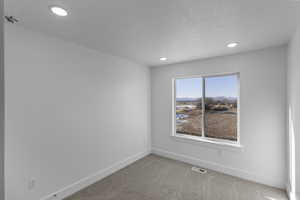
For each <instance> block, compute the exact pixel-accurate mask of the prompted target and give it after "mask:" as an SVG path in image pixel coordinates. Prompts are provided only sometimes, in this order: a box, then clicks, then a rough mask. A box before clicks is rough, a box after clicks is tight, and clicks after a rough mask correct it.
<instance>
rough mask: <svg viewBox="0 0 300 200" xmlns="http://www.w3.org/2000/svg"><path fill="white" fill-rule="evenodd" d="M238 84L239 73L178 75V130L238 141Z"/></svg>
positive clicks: (176, 85) (186, 133) (176, 81)
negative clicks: (195, 75) (192, 76)
mask: <svg viewBox="0 0 300 200" xmlns="http://www.w3.org/2000/svg"><path fill="white" fill-rule="evenodd" d="M238 86H239V78H238V74H231V75H222V76H219V75H218V76H203V77H197V78H179V79H175V94H176V108H175V109H176V134H181V135H191V136H200V137H204V138H214V139H223V140H229V141H237V140H238V136H237V129H238V128H237V125H238V112H237V111H238ZM204 105H205V106H204Z"/></svg>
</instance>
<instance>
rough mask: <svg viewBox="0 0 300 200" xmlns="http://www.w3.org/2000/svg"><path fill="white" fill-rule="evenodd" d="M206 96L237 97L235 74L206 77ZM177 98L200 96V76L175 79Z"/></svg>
mask: <svg viewBox="0 0 300 200" xmlns="http://www.w3.org/2000/svg"><path fill="white" fill-rule="evenodd" d="M205 83H206V97H218V96H226V97H237V94H238V93H237V92H238V88H237V87H238V81H237V76H236V75H228V76H218V77H210V78H206V82H205ZM176 96H177V98H183V97H185V98H188V97H190V98H198V97H201V96H202V78H188V79H177V80H176Z"/></svg>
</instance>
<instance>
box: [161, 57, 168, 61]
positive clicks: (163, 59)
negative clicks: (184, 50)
mask: <svg viewBox="0 0 300 200" xmlns="http://www.w3.org/2000/svg"><path fill="white" fill-rule="evenodd" d="M159 60H161V61H165V60H168V58H166V57H162V58H160V59H159Z"/></svg>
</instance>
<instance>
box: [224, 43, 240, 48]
mask: <svg viewBox="0 0 300 200" xmlns="http://www.w3.org/2000/svg"><path fill="white" fill-rule="evenodd" d="M237 45H238V43H237V42H231V43H229V44H227V47H229V48H233V47H236V46H237Z"/></svg>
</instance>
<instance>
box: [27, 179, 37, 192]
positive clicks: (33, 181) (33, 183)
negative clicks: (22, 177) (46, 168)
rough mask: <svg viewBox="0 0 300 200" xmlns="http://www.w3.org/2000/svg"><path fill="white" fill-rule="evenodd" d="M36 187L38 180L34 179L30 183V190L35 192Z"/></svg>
mask: <svg viewBox="0 0 300 200" xmlns="http://www.w3.org/2000/svg"><path fill="white" fill-rule="evenodd" d="M35 185H36V180H35V179H34V178H32V179H30V180H29V181H28V190H33V189H34V188H35Z"/></svg>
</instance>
